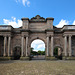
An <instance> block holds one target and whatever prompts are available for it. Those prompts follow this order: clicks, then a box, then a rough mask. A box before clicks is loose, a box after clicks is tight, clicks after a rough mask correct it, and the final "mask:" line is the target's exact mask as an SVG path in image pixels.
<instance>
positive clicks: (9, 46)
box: [8, 36, 11, 57]
mask: <svg viewBox="0 0 75 75" xmlns="http://www.w3.org/2000/svg"><path fill="white" fill-rule="evenodd" d="M10 48H11V37H10V36H9V37H8V57H9V56H10V50H11V49H10Z"/></svg>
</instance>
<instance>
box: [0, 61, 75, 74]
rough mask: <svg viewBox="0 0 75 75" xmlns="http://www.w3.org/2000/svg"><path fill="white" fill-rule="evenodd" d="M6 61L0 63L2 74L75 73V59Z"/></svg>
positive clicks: (0, 72)
mask: <svg viewBox="0 0 75 75" xmlns="http://www.w3.org/2000/svg"><path fill="white" fill-rule="evenodd" d="M4 62H6V63H4ZM4 62H1V63H0V75H75V61H9V62H7V61H4Z"/></svg>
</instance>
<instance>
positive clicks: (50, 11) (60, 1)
mask: <svg viewBox="0 0 75 75" xmlns="http://www.w3.org/2000/svg"><path fill="white" fill-rule="evenodd" d="M36 15H40V16H42V17H44V18H47V17H53V18H54V22H53V25H55V26H57V27H59V28H61V27H63V25H75V0H0V25H12V26H13V27H14V28H18V27H20V26H22V21H21V18H22V17H28V18H32V17H33V16H36Z"/></svg>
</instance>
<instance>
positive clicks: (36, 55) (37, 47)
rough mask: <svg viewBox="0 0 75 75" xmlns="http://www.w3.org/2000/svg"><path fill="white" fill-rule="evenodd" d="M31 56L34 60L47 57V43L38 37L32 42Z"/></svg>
mask: <svg viewBox="0 0 75 75" xmlns="http://www.w3.org/2000/svg"><path fill="white" fill-rule="evenodd" d="M30 58H31V59H32V60H44V59H45V43H44V42H43V41H42V40H40V39H36V40H33V41H32V42H31V50H30Z"/></svg>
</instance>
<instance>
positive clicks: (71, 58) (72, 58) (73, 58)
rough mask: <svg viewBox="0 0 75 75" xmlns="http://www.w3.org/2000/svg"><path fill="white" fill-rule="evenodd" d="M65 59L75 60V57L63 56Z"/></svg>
mask: <svg viewBox="0 0 75 75" xmlns="http://www.w3.org/2000/svg"><path fill="white" fill-rule="evenodd" d="M63 60H75V57H72V56H71V57H63Z"/></svg>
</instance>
